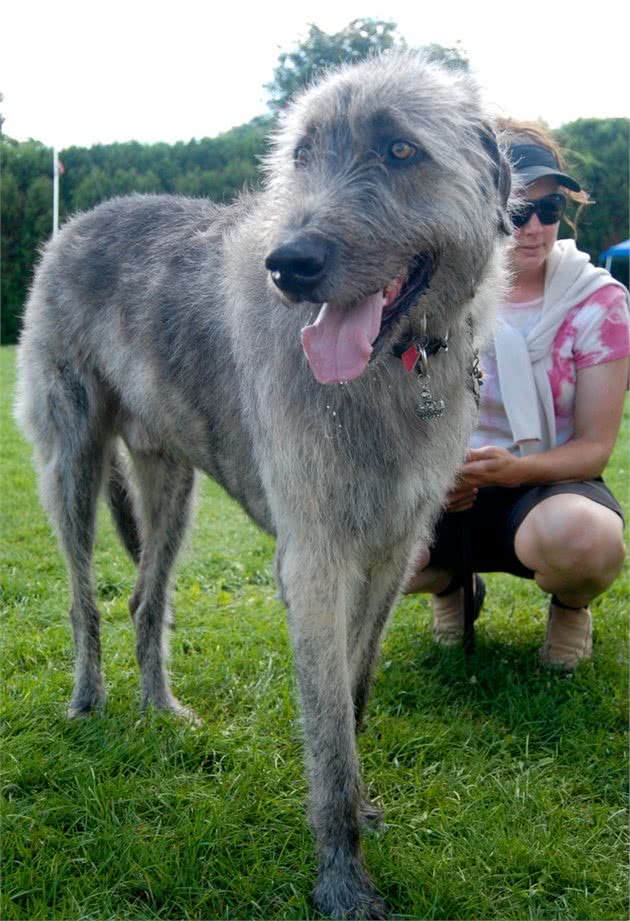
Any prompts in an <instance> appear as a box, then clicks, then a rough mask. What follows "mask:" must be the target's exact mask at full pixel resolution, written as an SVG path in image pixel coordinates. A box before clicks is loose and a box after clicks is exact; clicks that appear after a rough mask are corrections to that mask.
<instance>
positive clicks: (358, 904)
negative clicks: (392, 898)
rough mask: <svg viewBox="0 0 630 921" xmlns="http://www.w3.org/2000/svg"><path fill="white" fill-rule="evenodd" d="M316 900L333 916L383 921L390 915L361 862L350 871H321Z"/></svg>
mask: <svg viewBox="0 0 630 921" xmlns="http://www.w3.org/2000/svg"><path fill="white" fill-rule="evenodd" d="M313 902H314V903H315V906H316V907H317V908H318V909H319V911H321V912H322V913H323V914H325V915H328V916H329V917H331V918H339V919H342V918H343V919H346V918H347V919H353V921H354V919H357V921H358V919H373V921H382V919H385V918H387V916H388V915H387V908H386V906H385V902H384V901H383V899H382V898H381V897H380V895H379V894H378V892H377V891H376V889H375V887H374V885H373V883H372V882H371V880H370V878H369V877H368V875H367V873H366V872H365V871H364V870H363V869H362V868H361V867H360V866H359V865H358V864H355V865H354V866H353V867H352V869H351V871H350V872H349V873H347V874H345V873H338V872H335V873H320V875H319V878H318V880H317V885H316V886H315V889H314V890H313Z"/></svg>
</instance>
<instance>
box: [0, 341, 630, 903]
mask: <svg viewBox="0 0 630 921" xmlns="http://www.w3.org/2000/svg"><path fill="white" fill-rule="evenodd" d="M0 360H1V365H2V383H3V388H2V392H3V394H4V395H5V399H4V401H3V407H2V422H1V429H0V434H1V436H2V444H3V468H4V477H3V490H2V518H3V524H4V535H5V541H4V543H3V546H2V564H3V565H2V571H3V586H2V593H3V594H2V604H3V629H2V660H3V685H2V695H1V701H0V704H1V708H2V719H3V732H4V742H3V756H2V764H1V766H2V775H3V777H2V780H3V791H4V793H3V797H4V798H3V817H2V832H3V833H2V850H3V866H4V873H3V885H2V904H1V905H0V916H1V917H2V918H3V919H77V921H79V919H123V918H124V919H140V918H142V919H152V918H169V919H175V918H187V919H193V918H194V919H204V918H205V919H207V918H225V919H237V918H274V919H275V918H277V919H283V918H287V919H289V918H291V919H293V918H310V917H314V916H315V914H314V910H313V908H312V906H311V904H310V901H309V892H310V889H311V886H312V884H313V875H314V863H315V861H314V851H313V845H312V840H311V837H310V834H309V832H308V829H307V825H306V822H305V817H304V801H305V793H306V786H305V781H304V776H303V769H302V759H301V744H300V733H299V721H298V714H297V708H296V704H295V689H294V682H293V677H292V670H291V654H290V649H289V645H288V641H287V634H286V628H285V619H284V612H283V609H282V606H281V604H280V602H279V601H277V600H276V598H275V590H274V585H273V580H272V576H271V560H272V554H273V541H272V540H271V539H270V538H268V537H266V536H265V535H263V534H261V533H260V532H259V531H258V530H256V528H255V527H254V526H253V525H252V524H251V523H250V522H249V521H248V520H247V519H246V518H245V516H244V515H243V514H242V512H241V511H240V510H239V509H238V508H237V507H236V506H235V505H234V503H233V502H231V500H229V499H228V498H227V497H226V496H225V494H224V493H223V492H222V491H221V490H220V489H219V488H218V487H216V486H215V485H214V484H213V483H211V482H209V481H205V482H204V483H203V486H202V488H201V490H200V496H199V508H198V514H197V526H196V528H195V531H194V533H193V536H192V538H191V541H190V546H189V548H188V550H187V551H186V553H185V554H184V557H183V559H182V561H181V564H180V567H179V570H178V578H177V590H176V597H175V602H176V608H177V629H176V631H175V633H174V634H173V637H172V674H173V684H174V687H175V690H176V693H177V694H178V696H179V697H180V698H181V699H182V700H183V701H184V702H185V703H188V704H190V705H191V706H193V707H194V708H195V710H196V711H197V712H198V713H199V714H200V715H201V717H202V719H203V725H202V726H201V727H200V728H191V727H190V726H187V725H181V724H179V723H177V722H176V721H175V720H174V719H173V718H171V717H167V716H161V715H157V714H149V715H148V716H146V717H144V718H141V717H140V714H139V711H138V700H139V689H138V675H137V669H136V665H135V661H134V654H133V645H134V644H133V635H132V626H131V623H130V620H129V617H128V614H127V608H126V603H127V597H128V595H129V593H130V592H131V589H132V586H133V567H132V566H131V564H130V563H129V562H128V560H127V559H126V558H125V556H124V554H123V552H122V550H121V549H120V546H119V544H118V542H117V539H116V537H115V535H114V531H113V527H112V525H111V522H110V521H109V518H108V516H107V515H106V514H105V513H103V514H101V516H100V522H99V535H98V550H97V554H96V573H97V586H98V595H99V601H100V607H101V611H102V615H103V646H104V665H105V676H106V683H107V688H108V695H109V696H108V703H107V707H106V710H105V712H104V714H103V715H100V716H95V717H93V718H89V719H87V720H83V721H77V722H68V721H66V719H65V718H64V711H65V705H66V703H67V700H68V697H69V694H70V690H71V672H72V658H71V646H72V642H71V634H70V628H69V624H68V618H67V607H68V590H67V586H66V577H65V569H64V565H63V561H62V559H61V557H60V555H59V552H58V550H57V546H56V542H55V541H54V539H53V537H52V536H51V533H50V530H49V527H48V524H47V522H46V519H45V517H44V514H43V512H42V511H41V508H40V506H39V504H38V502H37V498H36V486H35V479H34V475H33V472H32V468H31V465H30V462H29V450H28V448H27V446H26V445H25V444H24V442H23V441H22V439H21V437H20V436H18V434H17V433H16V431H15V429H14V427H13V423H12V421H11V420H10V415H9V403H10V394H11V391H12V386H13V365H14V351H13V350H11V349H3V350H2V351H1V352H0ZM629 432H630V420H629V419H628V418H627V416H626V419H625V422H624V429H623V433H624V439H620V442H619V444H618V447H617V450H616V452H615V455H614V458H613V460H612V462H611V465H610V467H609V471H608V473H607V479H608V481H609V483H610V484H611V485H612V487H613V488H614V489H615V490H616V492H617V493H618V495H620V496H621V497H622V498H623V501H624V504H625V507H626V509H628V508H629V507H630V506H629V503H628V495H627V492H626V491H625V489H626V487H625V484H626V481H627V464H628V460H629V458H628V443H627V437H628V433H629ZM488 583H489V597H488V602H487V605H486V608H485V611H484V614H483V615H482V619H481V621H480V622H479V625H478V629H477V637H478V642H477V651H476V653H475V655H474V656H473V657H472V659H471V660H470V661H469V662H467V661H465V660H464V658H463V656H462V654H461V652H459V651H457V650H441V649H438V648H436V647H435V646H434V645H433V644H432V643H431V640H430V636H429V623H430V614H429V607H428V603H427V601H426V600H424V599H418V598H409V599H405V600H404V601H402V602H401V604H400V605H399V607H398V609H397V611H396V614H395V616H394V617H393V619H392V623H391V626H390V629H389V631H388V635H387V638H386V641H385V644H384V648H383V654H382V659H381V666H380V669H379V672H378V677H377V680H376V684H375V687H374V691H373V695H372V700H371V706H370V710H369V717H368V723H367V727H366V730H365V732H364V733H363V735H362V738H361V757H362V763H363V770H364V775H365V779H366V781H367V783H368V785H369V788H370V793H371V795H372V796H373V797H377V798H379V799H380V800H381V802H382V803H383V805H384V807H385V813H386V821H387V823H388V825H389V830H388V832H387V834H385V835H384V836H383V837H381V838H379V839H375V838H370V839H368V840H367V841H366V844H365V850H366V857H367V862H368V865H369V867H370V870H371V872H372V875H373V877H374V879H375V881H376V882H377V884H378V886H379V888H380V889H381V891H382V893H383V895H384V896H385V897H386V898H387V900H388V903H389V905H390V907H391V909H392V911H393V912H394V913H395V914H396V915H397V916H398V917H400V918H439V919H448V918H451V919H472V918H486V919H495V918H496V919H499V918H500V919H556V918H558V919H625V918H627V917H628V915H629V906H628V892H627V873H628V862H627V813H626V805H627V787H628V782H627V781H628V771H627V712H628V663H627V651H628V649H627V628H628V594H629V592H628V580H627V578H620V579H619V580H618V581H617V582H616V584H615V585H614V586H613V587H612V588H611V590H610V591H609V592H608V593H607V594H606V595H605V596H604V597H603V598H601V599H600V600H598V601H597V602H595V604H594V606H593V607H594V622H595V655H594V660H593V662H592V663H588V664H586V665H583V666H582V667H580V669H579V670H578V671H577V673H576V674H575V675H574V676H572V677H571V676H568V677H566V676H559V675H552V674H547V673H545V672H543V671H541V670H540V669H539V667H538V665H537V658H536V650H537V648H538V646H539V645H540V642H541V640H542V636H543V633H544V621H545V613H546V612H545V608H546V599H545V598H544V597H543V596H542V594H541V593H540V592H539V591H538V590H537V589H536V587H535V586H533V585H532V584H531V583H528V582H526V581H522V580H516V579H512V578H510V577H507V576H500V575H493V576H490V577H489V579H488Z"/></svg>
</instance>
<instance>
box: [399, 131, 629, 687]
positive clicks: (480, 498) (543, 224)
mask: <svg viewBox="0 0 630 921" xmlns="http://www.w3.org/2000/svg"><path fill="white" fill-rule="evenodd" d="M501 127H502V128H503V129H504V130H505V131H506V137H507V140H508V145H509V148H510V151H509V152H510V156H511V160H512V163H513V166H514V171H515V174H516V176H517V177H519V178H520V179H521V180H522V181H523V183H524V192H523V193H521V194H522V195H523V201H522V207H521V209H520V210H519V211H518V212H517V213H516V215H515V218H514V224H515V234H514V249H513V252H512V268H513V288H512V290H511V292H510V295H509V299H508V301H507V302H506V303H505V304H504V305H503V306H502V308H501V309H500V311H499V315H498V318H497V324H496V328H495V334H494V342H493V344H492V347H491V348H489V349H488V351H487V353H485V354H484V355H483V356H482V361H481V364H482V367H483V370H484V386H483V387H482V392H481V408H480V420H479V426H478V429H477V431H476V433H475V436H474V438H473V441H472V443H471V447H470V449H469V451H468V452H467V457H466V462H465V463H464V465H463V467H462V468H461V471H460V476H459V479H458V481H457V484H456V486H455V487H454V489H453V490H452V492H451V493H450V495H449V499H448V504H447V512H446V514H445V515H444V516H443V517H442V519H441V521H440V523H439V524H438V528H437V531H436V537H435V541H434V545H433V547H432V548H431V551H430V558H429V562H428V565H425V566H424V568H421V569H419V570H418V571H417V572H416V574H415V575H414V577H413V578H412V580H411V582H410V584H409V586H408V588H407V592H419V591H423V592H431V593H432V594H433V612H434V636H435V639H436V641H437V642H439V643H441V644H443V645H454V644H457V643H460V642H461V640H462V636H463V623H464V613H463V589H462V587H461V585H462V574H461V572H458V571H457V566H458V565H461V564H455V566H454V563H453V561H461V514H459V513H461V512H462V511H464V510H469V511H467V516H468V519H469V521H468V522H467V528H468V529H469V534H470V542H469V543H470V556H471V563H472V567H473V569H474V571H475V573H478V572H496V571H500V572H509V573H513V574H515V575H518V576H523V577H525V578H534V579H535V580H536V582H537V583H538V585H539V586H540V588H541V589H543V591H545V592H548V593H550V594H551V596H552V597H551V602H550V606H549V616H548V622H547V633H546V638H545V642H544V645H543V646H542V648H541V650H540V659H541V661H542V663H543V664H545V665H547V666H550V667H556V668H560V669H566V670H570V669H573V668H575V666H576V665H577V664H578V663H579V662H580V660H582V659H585V658H588V657H589V656H590V655H591V652H592V638H591V637H592V626H591V614H590V611H589V608H588V605H589V603H590V602H591V601H592V599H593V598H595V597H596V596H597V595H599V594H601V593H602V592H603V591H605V590H606V589H607V588H608V586H609V585H610V584H611V583H612V581H613V580H614V579H615V577H616V576H617V574H618V573H619V571H620V569H621V566H622V564H623V559H624V554H625V547H624V543H623V517H622V512H621V508H620V506H619V503H618V502H617V500H616V499H615V497H614V496H613V495H612V493H611V492H610V491H609V490H608V488H607V487H606V486H605V484H604V482H603V480H602V479H601V474H602V471H603V470H604V468H605V466H606V464H607V462H608V459H609V457H610V454H611V452H612V449H613V447H614V444H615V440H616V437H617V433H618V430H619V425H620V422H621V414H622V409H623V400H624V391H625V387H626V382H627V379H628V355H629V354H630V332H629V326H630V324H629V315H628V301H627V292H626V290H625V288H623V286H621V285H619V284H618V283H617V282H615V281H614V280H613V279H612V278H611V276H610V275H609V274H608V273H607V272H605V271H604V270H603V269H596V268H594V267H593V266H592V265H591V264H590V263H589V260H588V256H586V255H585V254H584V253H580V252H579V251H578V250H577V249H576V247H575V243H574V241H573V240H562V241H560V242H557V237H558V229H559V226H560V220H561V218H562V216H563V214H564V209H565V205H566V201H567V194H568V195H569V196H570V197H572V198H573V199H574V200H576V201H578V202H579V203H586V202H588V197H587V196H586V194H585V193H584V192H582V190H581V188H580V185H579V184H578V183H577V182H576V180H575V179H573V178H572V177H571V176H569V175H567V174H566V173H565V172H564V165H563V162H562V159H561V155H560V152H559V150H558V148H557V146H556V145H555V143H554V142H553V141H552V139H551V138H550V137H549V135H548V134H547V133H546V132H544V131H543V130H542V129H541V128H539V127H538V126H533V125H529V124H525V123H518V122H514V121H506V122H504V123H503V125H502V126H501ZM484 594H485V586H484V584H483V581H482V579H481V577H480V576H478V575H475V614H478V613H479V610H480V609H481V606H482V604H483V597H484Z"/></svg>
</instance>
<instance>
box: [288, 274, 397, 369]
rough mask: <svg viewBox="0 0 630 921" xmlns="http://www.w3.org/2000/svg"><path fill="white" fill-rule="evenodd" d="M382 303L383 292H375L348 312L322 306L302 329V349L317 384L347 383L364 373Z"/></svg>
mask: <svg viewBox="0 0 630 921" xmlns="http://www.w3.org/2000/svg"><path fill="white" fill-rule="evenodd" d="M385 303H386V299H385V297H384V296H383V292H382V291H378V292H377V293H376V294H371V295H370V296H369V297H366V298H365V299H364V300H362V301H360V302H359V303H358V304H357V305H356V307H353V308H352V310H343V309H340V308H339V307H335V305H334V304H324V305H323V307H322V309H321V310H320V311H319V315H318V317H317V319H316V320H315V322H314V323H313V324H312V325H311V326H305V327H304V329H303V330H302V348H303V349H304V354H305V355H306V360H307V361H308V363H309V365H310V368H311V371H312V372H313V374H314V375H315V379H316V380H317V381H318V382H319V383H320V384H338V383H339V382H340V381H351V380H353V378H355V377H358V376H359V374H361V373H362V372H363V371H365V368H366V367H367V363H368V361H369V360H370V355H371V354H372V343H373V342H374V340H375V339H376V337H377V336H378V331H379V329H380V328H381V317H382V315H383V307H384V306H385Z"/></svg>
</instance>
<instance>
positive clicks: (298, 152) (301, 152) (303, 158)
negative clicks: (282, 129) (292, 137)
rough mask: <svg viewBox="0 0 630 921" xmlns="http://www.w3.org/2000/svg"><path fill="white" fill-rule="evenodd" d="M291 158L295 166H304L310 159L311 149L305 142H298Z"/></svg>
mask: <svg viewBox="0 0 630 921" xmlns="http://www.w3.org/2000/svg"><path fill="white" fill-rule="evenodd" d="M293 159H294V161H295V165H296V166H306V165H307V163H308V162H309V160H310V159H311V151H310V149H309V148H308V147H307V145H306V144H300V145H299V146H298V147H296V148H295V151H294V153H293Z"/></svg>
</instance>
